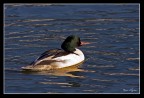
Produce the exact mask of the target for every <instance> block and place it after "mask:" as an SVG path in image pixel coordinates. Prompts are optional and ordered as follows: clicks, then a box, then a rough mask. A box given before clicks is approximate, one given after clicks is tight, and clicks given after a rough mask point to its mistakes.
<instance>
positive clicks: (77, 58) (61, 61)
mask: <svg viewBox="0 0 144 98" xmlns="http://www.w3.org/2000/svg"><path fill="white" fill-rule="evenodd" d="M53 60H54V61H57V62H54V63H53V64H54V65H57V66H58V68H62V67H69V66H72V65H76V64H78V63H80V62H82V61H84V54H83V53H82V51H81V50H79V49H76V51H75V52H74V53H69V54H67V55H63V56H59V57H56V58H53Z"/></svg>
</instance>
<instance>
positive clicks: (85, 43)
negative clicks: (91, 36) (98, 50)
mask: <svg viewBox="0 0 144 98" xmlns="http://www.w3.org/2000/svg"><path fill="white" fill-rule="evenodd" d="M87 44H90V42H83V41H82V42H81V44H80V45H81V46H83V45H87Z"/></svg>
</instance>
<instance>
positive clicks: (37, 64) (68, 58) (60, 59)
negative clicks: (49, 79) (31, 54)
mask: <svg viewBox="0 0 144 98" xmlns="http://www.w3.org/2000/svg"><path fill="white" fill-rule="evenodd" d="M84 59H85V57H84V54H83V52H82V51H81V50H79V49H77V48H76V50H75V51H74V52H73V53H67V52H65V51H64V50H60V49H57V50H51V51H47V52H45V53H43V54H42V55H41V56H40V57H39V58H38V59H36V60H35V61H34V62H33V63H31V64H30V65H28V66H26V67H22V69H24V70H34V71H42V70H50V69H57V68H64V67H69V66H73V65H76V64H78V63H81V62H82V61H84Z"/></svg>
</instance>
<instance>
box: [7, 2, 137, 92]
mask: <svg viewBox="0 0 144 98" xmlns="http://www.w3.org/2000/svg"><path fill="white" fill-rule="evenodd" d="M4 11H5V12H4V13H5V20H4V50H5V55H4V74H5V75H4V76H5V78H4V79H5V93H139V71H140V66H139V64H140V63H139V61H140V57H139V5H138V4H109V5H107V4H100V5H99V4H84V5H83V4H77V5H75V4H68V5H67V4H61V5H59V4H6V5H5V6H4ZM72 34H75V35H78V36H80V38H81V40H82V41H88V42H90V43H91V44H89V45H87V46H83V47H79V49H81V50H82V51H83V53H84V55H85V58H86V60H85V62H83V63H82V64H80V65H79V66H73V67H70V68H64V69H58V70H51V71H49V72H48V71H43V72H28V71H22V70H21V69H20V68H21V67H22V66H25V65H28V64H29V63H30V62H32V61H33V60H34V59H36V58H37V57H38V56H39V55H40V54H41V53H42V52H43V51H46V50H49V49H53V48H60V46H61V43H62V42H63V40H64V39H65V38H66V37H67V36H69V35H72ZM129 89H134V91H133V92H131V91H130V90H129ZM124 90H127V91H126V92H125V91H124Z"/></svg>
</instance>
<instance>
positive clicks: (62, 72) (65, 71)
mask: <svg viewBox="0 0 144 98" xmlns="http://www.w3.org/2000/svg"><path fill="white" fill-rule="evenodd" d="M82 63H83V62H81V63H79V64H77V65H74V66H70V67H65V68H61V69H56V70H50V71H22V73H24V74H34V75H54V76H69V77H78V78H84V76H79V75H77V72H81V71H84V70H83V69H80V65H82Z"/></svg>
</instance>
